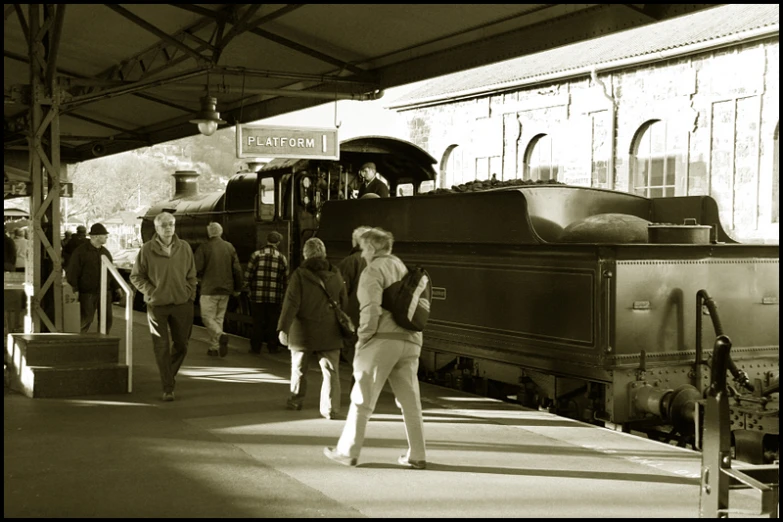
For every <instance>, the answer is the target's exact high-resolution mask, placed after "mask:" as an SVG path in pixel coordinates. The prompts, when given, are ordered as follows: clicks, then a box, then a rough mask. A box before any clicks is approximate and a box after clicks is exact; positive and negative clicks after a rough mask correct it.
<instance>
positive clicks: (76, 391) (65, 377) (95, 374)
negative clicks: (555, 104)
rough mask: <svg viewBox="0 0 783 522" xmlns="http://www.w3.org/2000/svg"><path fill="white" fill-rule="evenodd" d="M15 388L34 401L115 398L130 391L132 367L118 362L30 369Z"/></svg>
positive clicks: (12, 387)
mask: <svg viewBox="0 0 783 522" xmlns="http://www.w3.org/2000/svg"><path fill="white" fill-rule="evenodd" d="M18 377H20V378H18V379H13V377H12V381H11V389H13V390H16V391H18V392H20V393H23V394H24V395H26V396H28V397H30V398H35V399H38V398H51V397H77V396H80V395H112V394H120V393H127V392H128V366H127V365H125V364H117V363H108V364H106V363H100V364H75V365H71V366H56V367H53V366H28V367H27V368H26V369H25V371H23V372H22V374H21V375H19V376H18Z"/></svg>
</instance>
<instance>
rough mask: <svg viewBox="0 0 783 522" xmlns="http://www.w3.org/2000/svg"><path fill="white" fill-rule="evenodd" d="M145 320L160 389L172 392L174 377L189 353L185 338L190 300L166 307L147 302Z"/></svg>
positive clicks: (189, 323) (190, 324)
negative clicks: (148, 328) (161, 386)
mask: <svg viewBox="0 0 783 522" xmlns="http://www.w3.org/2000/svg"><path fill="white" fill-rule="evenodd" d="M147 322H148V323H149V325H150V333H151V334H152V348H153V350H155V361H156V362H157V363H158V371H159V372H160V383H161V384H162V385H163V392H164V393H169V392H173V391H174V378H175V377H176V376H177V372H178V371H179V367H180V366H182V362H183V361H184V360H185V355H187V353H188V340H189V339H190V333H191V330H192V329H193V302H192V301H188V302H187V303H184V304H180V305H165V306H150V305H147ZM169 329H171V335H169Z"/></svg>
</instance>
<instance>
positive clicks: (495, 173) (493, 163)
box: [489, 156, 503, 181]
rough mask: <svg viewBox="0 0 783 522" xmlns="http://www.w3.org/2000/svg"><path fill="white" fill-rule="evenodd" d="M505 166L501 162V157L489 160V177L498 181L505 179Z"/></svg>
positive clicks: (493, 157)
mask: <svg viewBox="0 0 783 522" xmlns="http://www.w3.org/2000/svg"><path fill="white" fill-rule="evenodd" d="M502 169H503V165H502V163H501V161H500V156H492V157H491V158H489V176H490V179H491V178H493V177H494V178H495V179H497V180H498V181H499V180H501V179H503V172H502Z"/></svg>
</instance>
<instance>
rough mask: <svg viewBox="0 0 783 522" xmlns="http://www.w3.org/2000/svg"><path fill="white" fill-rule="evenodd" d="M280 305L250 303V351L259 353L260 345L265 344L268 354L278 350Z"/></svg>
mask: <svg viewBox="0 0 783 522" xmlns="http://www.w3.org/2000/svg"><path fill="white" fill-rule="evenodd" d="M281 309H282V305H281V304H280V303H255V302H253V303H250V312H251V313H252V314H253V334H252V335H251V337H250V349H251V350H253V351H254V352H259V353H260V352H261V343H266V346H267V348H268V349H269V351H270V352H276V351H277V350H278V344H279V343H278V341H277V321H278V320H279V319H280V311H281Z"/></svg>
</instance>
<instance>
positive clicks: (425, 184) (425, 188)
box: [419, 180, 435, 194]
mask: <svg viewBox="0 0 783 522" xmlns="http://www.w3.org/2000/svg"><path fill="white" fill-rule="evenodd" d="M434 189H435V182H434V181H432V180H428V181H422V182H421V185H419V194H426V193H427V192H429V191H431V190H434Z"/></svg>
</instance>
